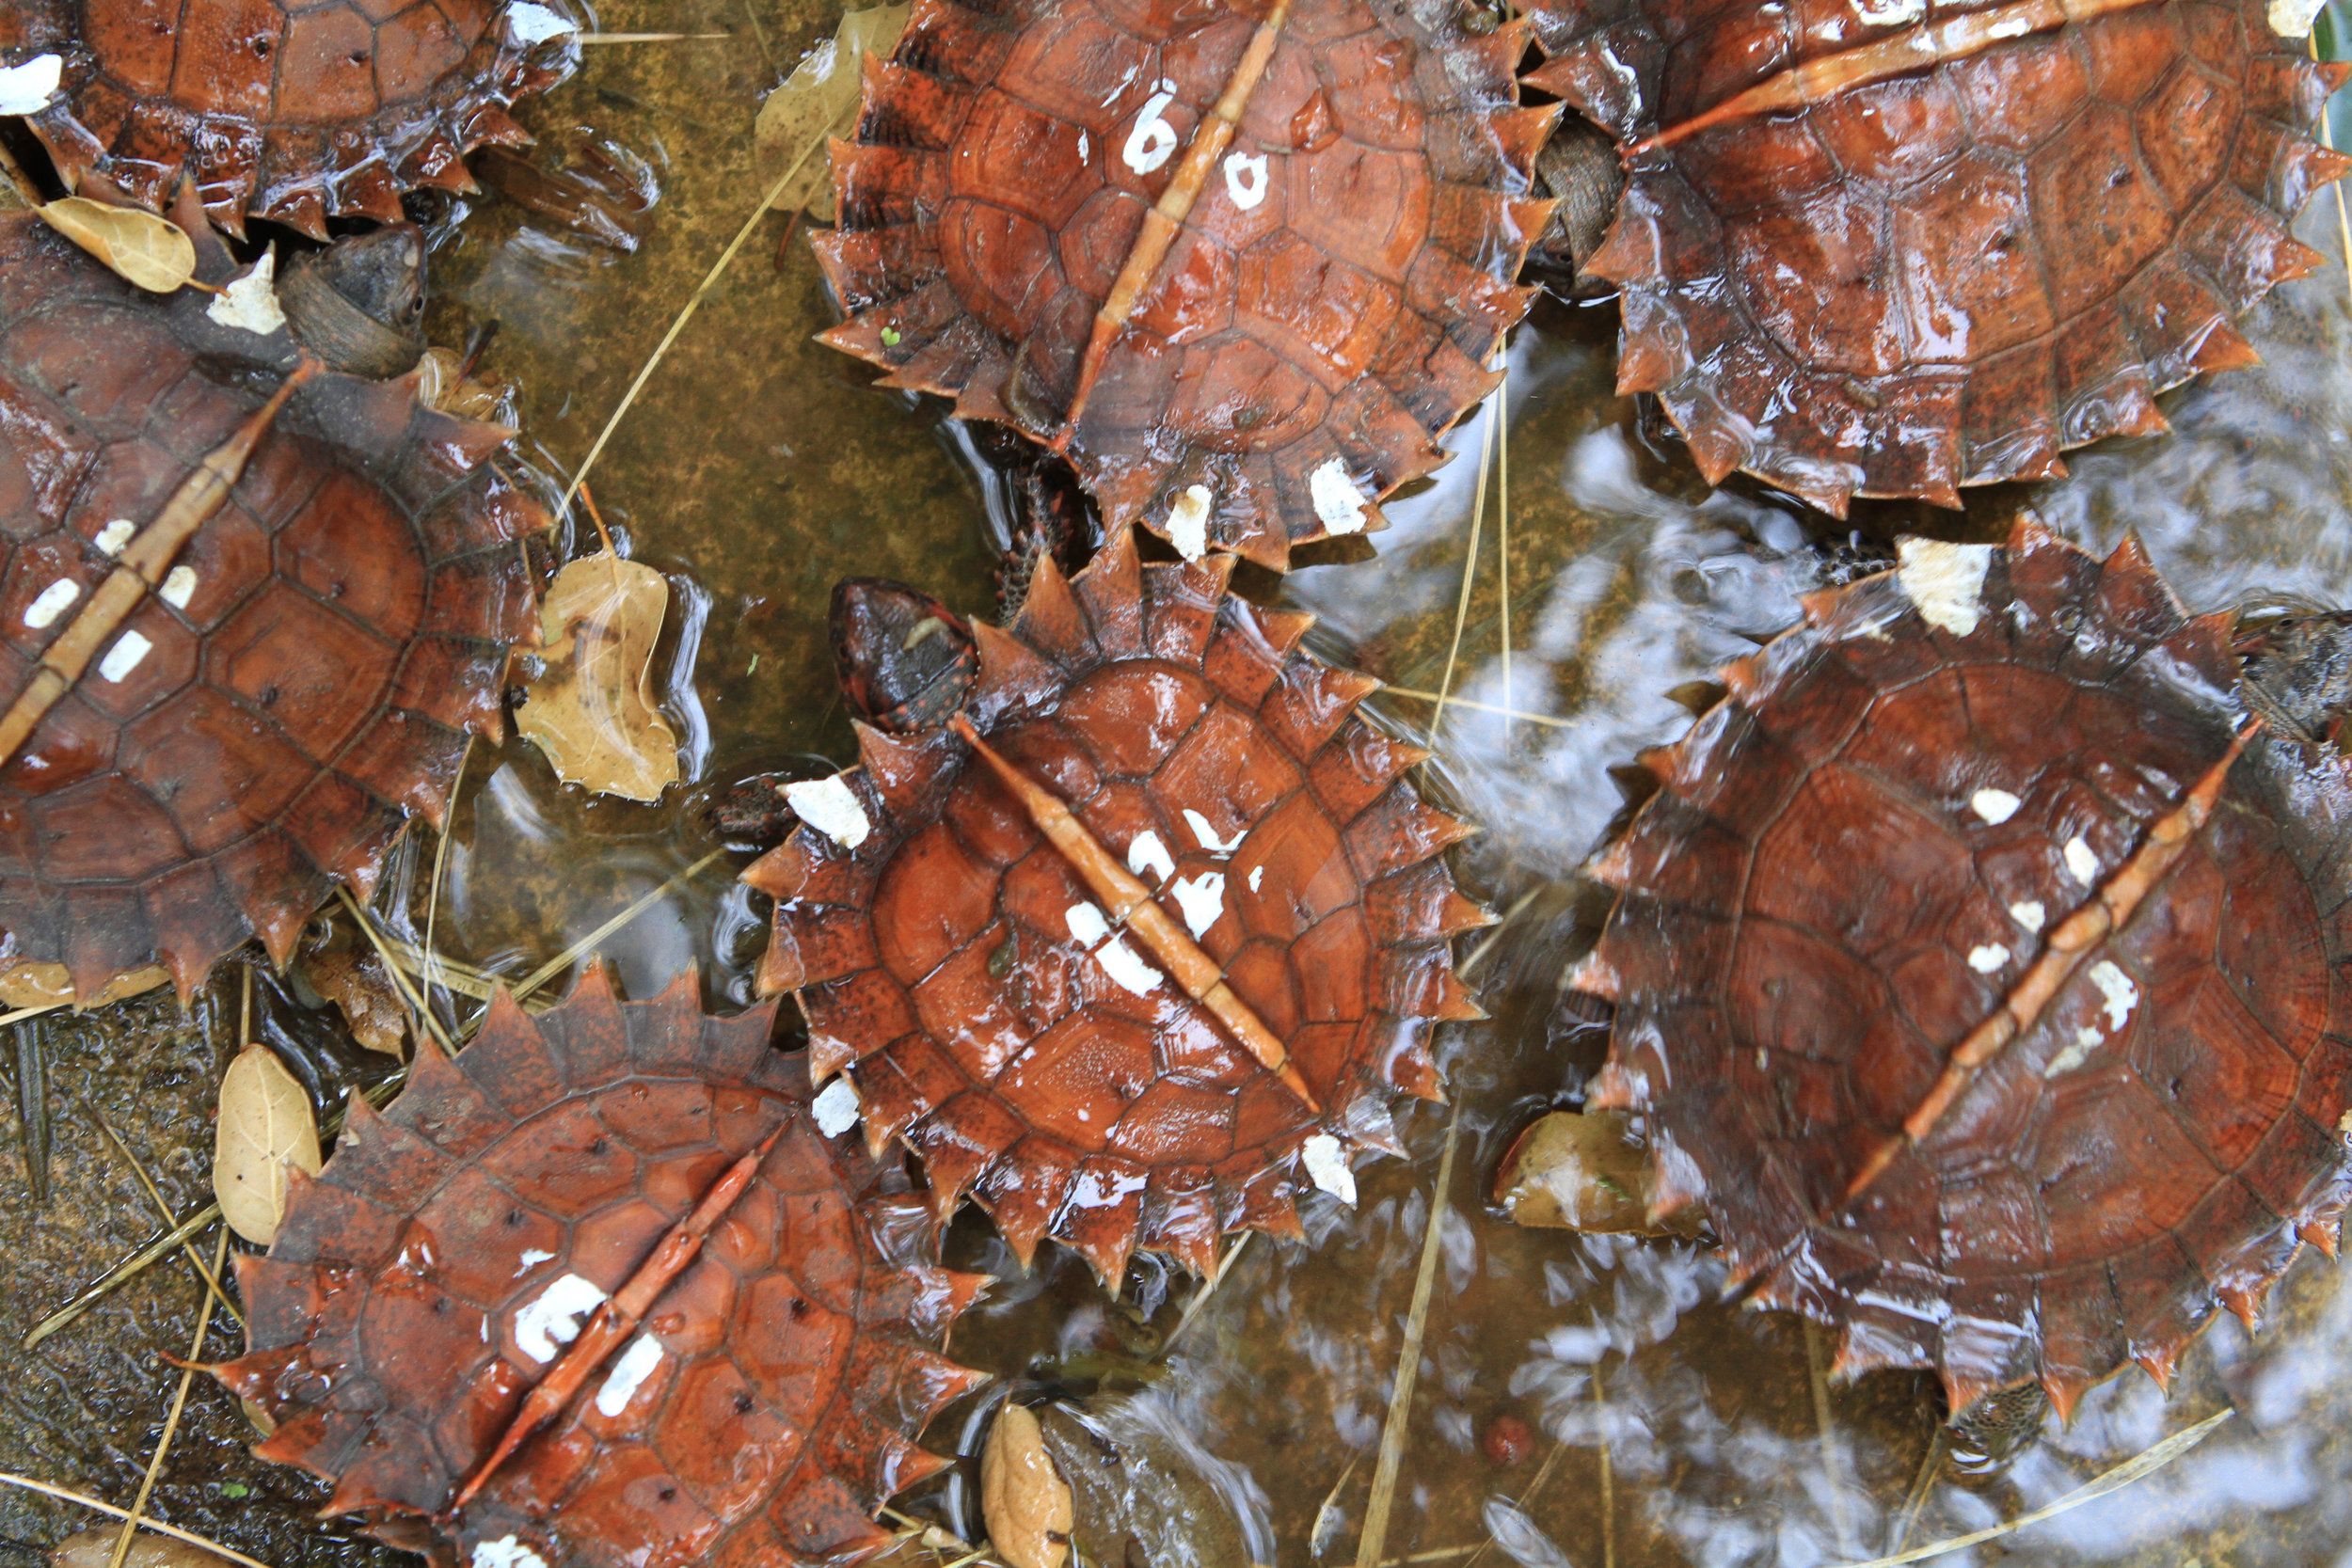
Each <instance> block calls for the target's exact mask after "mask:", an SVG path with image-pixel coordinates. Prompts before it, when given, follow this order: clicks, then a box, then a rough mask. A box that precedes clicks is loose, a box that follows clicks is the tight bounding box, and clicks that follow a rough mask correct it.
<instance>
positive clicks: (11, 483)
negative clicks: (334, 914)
mask: <svg viewBox="0 0 2352 1568" xmlns="http://www.w3.org/2000/svg"><path fill="white" fill-rule="evenodd" d="M183 216H184V218H185V221H186V222H188V223H189V224H191V225H192V226H193V228H194V229H195V230H198V231H199V232H198V234H197V238H198V244H199V255H200V257H201V258H202V261H201V273H202V276H203V277H206V278H208V279H210V280H212V281H214V282H215V283H218V282H221V281H222V280H224V279H226V278H228V277H230V276H231V272H232V263H231V261H230V258H229V256H228V254H227V252H226V251H225V250H223V249H222V248H221V247H220V245H218V243H217V242H216V241H215V240H214V239H212V238H211V237H210V236H209V235H208V234H206V233H204V232H202V230H203V224H202V220H201V217H200V215H193V214H183ZM216 297H217V296H213V295H206V294H202V293H198V292H196V291H194V290H183V291H182V292H181V293H178V294H176V295H172V296H169V297H163V296H158V295H154V294H148V293H140V292H139V291H137V290H135V289H133V288H132V287H131V286H130V285H128V284H126V283H124V282H123V281H121V280H120V279H119V278H118V277H115V275H114V274H113V273H111V272H109V271H107V270H106V268H104V267H103V266H101V265H100V264H99V263H98V262H97V261H93V260H92V259H90V258H89V257H87V256H86V255H84V254H83V253H82V252H81V251H79V250H77V249H75V248H74V247H73V246H72V245H70V244H68V243H67V242H66V241H65V240H64V239H62V238H60V237H59V236H58V235H56V234H55V233H53V232H51V231H50V230H48V229H47V228H46V227H45V226H44V225H42V224H41V223H40V222H39V221H37V220H36V219H34V218H32V217H29V216H25V215H18V216H14V217H8V218H0V535H4V536H5V543H6V548H7V554H6V558H5V564H4V565H0V691H5V699H0V700H6V699H17V698H20V697H22V696H23V695H24V692H25V690H26V689H27V687H28V685H29V683H30V682H31V681H33V679H34V678H35V676H36V672H37V671H38V670H40V668H42V667H41V665H40V659H41V657H42V655H43V653H44V652H45V651H46V650H48V649H49V648H50V647H51V646H52V645H53V644H55V643H56V641H58V640H59V639H60V638H61V637H63V636H64V635H65V634H66V633H67V632H68V631H69V629H71V628H72V626H74V625H75V623H76V618H77V615H78V614H80V613H81V612H83V611H86V610H88V609H89V608H90V607H91V605H92V603H93V600H94V598H95V596H96V594H97V591H98V589H99V587H100V585H101V584H102V583H103V582H105V581H106V580H107V579H108V578H109V576H110V574H112V573H114V572H115V571H116V570H117V567H118V566H119V562H118V561H117V560H116V559H115V554H114V552H117V551H120V550H121V549H123V548H124V541H125V540H126V539H128V538H131V537H133V536H134V535H135V533H136V532H137V531H140V530H143V529H146V528H148V527H149V526H150V524H151V522H152V521H153V520H154V519H155V518H156V517H157V515H158V514H159V512H161V511H162V510H163V509H164V507H165V506H166V503H167V499H168V498H169V497H171V496H172V494H173V493H174V492H175V491H176V490H177V489H179V487H180V486H181V485H182V484H183V482H185V481H186V480H187V479H188V478H189V476H190V474H191V473H192V472H193V471H194V470H195V469H196V468H197V467H199V464H200V463H201V462H202V461H203V460H204V459H205V458H206V456H207V454H208V453H210V452H212V451H215V449H216V448H219V447H221V446H222V445H223V444H224V442H225V441H226V439H227V438H228V437H229V436H230V434H231V432H232V431H234V430H235V429H236V428H237V427H238V426H239V425H240V424H241V423H242V422H244V421H245V420H247V418H248V417H249V416H251V415H252V414H253V413H254V411H255V410H256V408H257V407H258V406H259V405H261V404H262V402H263V401H264V400H265V398H267V397H268V396H269V394H270V393H271V392H272V391H274V390H275V389H276V388H278V386H279V385H280V384H281V383H283V382H284V381H285V380H286V379H287V375H288V372H289V371H290V370H291V369H292V368H293V367H294V364H295V360H296V350H295V347H294V343H293V342H292V341H291V340H289V338H288V337H287V336H286V334H285V333H283V332H282V331H281V332H273V333H269V334H267V335H261V334H256V333H254V332H251V331H248V330H246V328H244V327H242V326H236V325H224V324H223V323H221V322H219V321H217V320H215V319H214V317H213V315H212V314H211V308H212V306H213V305H214V304H215V301H216ZM511 435H512V432H510V431H508V430H505V429H503V428H501V427H499V426H494V425H483V424H474V423H469V422H468V421H465V420H453V419H450V418H448V417H446V416H443V415H440V414H437V413H434V412H432V411H431V410H429V409H426V408H424V407H422V406H421V405H420V404H418V402H417V399H416V392H415V387H414V383H413V381H411V380H409V379H402V380H398V381H390V382H376V381H366V380H361V379H358V378H356V377H352V376H348V375H342V374H338V373H335V372H324V373H321V374H318V375H316V376H315V377H314V378H312V379H311V380H310V381H309V382H307V383H305V384H303V385H302V386H300V387H299V388H298V389H297V390H296V391H295V392H294V396H293V399H292V401H291V402H290V403H289V404H287V405H286V407H285V409H284V411H283V412H282V413H281V414H280V415H279V416H278V419H277V420H276V422H275V423H274V424H272V425H271V426H270V428H269V429H268V431H267V432H266V434H264V435H263V436H262V439H261V442H260V444H259V446H258V447H257V448H256V449H255V450H254V451H253V454H252V457H251V460H250V461H249V463H248V464H247V465H246V469H245V471H244V474H243V477H242V478H241V479H240V480H239V481H238V483H236V485H235V487H234V488H233V489H232V490H231V491H230V495H229V499H228V502H227V504H226V506H225V507H223V508H222V510H221V511H220V512H219V513H218V514H217V515H215V516H214V517H213V518H212V519H211V520H210V521H209V522H206V523H205V524H204V525H203V526H202V528H201V529H200V530H199V531H198V532H197V533H196V534H195V535H194V537H193V538H191V539H190V540H189V541H188V542H187V544H186V545H185V546H183V548H182V549H181V550H180V552H179V554H178V556H177V558H176V563H175V564H174V565H173V566H172V568H171V571H170V575H169V576H167V577H166V578H163V579H162V581H161V582H160V583H158V584H156V585H155V586H154V587H153V589H152V590H151V591H150V592H148V593H146V594H144V595H143V597H142V598H141V599H140V600H139V601H138V602H137V603H136V608H135V609H134V610H132V611H131V613H130V615H129V618H128V619H127V620H126V621H125V622H124V623H123V625H122V628H121V630H120V631H119V633H117V634H115V635H114V637H113V639H112V641H110V642H109V643H108V644H107V648H106V655H105V657H104V658H103V659H102V660H100V661H98V662H96V663H94V664H93V665H91V666H90V667H89V668H87V669H86V670H85V671H83V673H81V675H80V677H79V678H78V679H77V680H76V681H75V682H74V684H73V685H72V689H70V690H69V691H68V692H67V693H66V694H65V695H64V696H63V697H62V698H61V699H59V700H58V701H57V702H56V705H54V706H53V707H51V708H50V709H49V710H48V712H47V713H46V715H45V716H44V717H43V718H42V719H41V720H40V723H39V725H38V727H36V728H35V729H34V730H33V731H32V732H31V734H30V736H28V737H27V738H26V740H25V742H24V745H22V746H21V747H19V748H18V749H17V750H16V752H13V753H12V754H11V755H10V756H8V758H6V759H5V761H4V762H0V961H5V962H7V963H9V964H12V965H13V964H24V963H35V964H44V965H62V966H63V967H64V970H65V971H66V972H67V974H68V976H69V977H70V979H71V982H72V986H73V988H74V990H76V991H77V992H78V994H79V995H80V996H81V997H83V998H84V999H86V1000H87V999H89V998H93V997H95V996H97V995H99V994H100V993H101V992H102V991H103V990H104V988H105V986H106V983H107V982H108V981H109V980H110V979H111V978H113V977H115V976H117V975H119V974H122V973H123V972H125V971H130V970H137V969H142V968H145V967H147V966H149V965H151V964H156V963H160V964H162V965H163V966H164V967H165V968H166V969H167V971H168V972H169V974H170V975H171V977H172V979H173V981H174V982H175V983H176V984H177V985H178V987H179V988H180V990H181V992H182V994H183V995H185V994H187V993H188V992H189V991H191V990H193V989H194V988H195V987H196V986H197V985H198V984H199V983H200V982H201V981H202V979H203V978H204V975H205V973H206V971H207V970H208V969H210V968H211V966H212V964H213V962H214V960H215V959H216V958H219V957H220V956H221V955H222V954H224V953H226V952H228V951H229V950H230V949H231V948H233V947H235V946H237V945H238V944H239V943H240V942H244V941H246V938H248V937H250V936H254V935H259V936H260V937H261V939H262V942H263V944H264V945H265V946H266V947H267V948H268V950H269V953H270V956H271V958H273V959H275V960H276V961H278V962H279V963H283V962H284V961H285V960H286V958H288V957H289V956H290V955H291V954H292V952H293V950H294V941H295V939H296V937H298V936H299V935H300V933H301V930H302V926H303V922H304V921H305V920H306V919H307V918H309V916H310V912H311V911H313V910H314V909H316V908H317V907H318V904H319V902H320V901H321V900H322V899H323V898H325V897H326V895H327V894H328V892H329V891H330V889H331V888H332V887H333V885H334V884H335V883H336V882H337V881H342V882H343V883H344V884H345V885H347V886H349V887H350V888H351V889H352V890H353V891H354V892H355V893H356V894H358V895H359V896H361V897H362V898H364V897H366V896H367V895H369V893H370V892H371V891H372V890H373V887H374V885H375V879H376V876H377V874H378V871H379V870H380V868H381V865H382V862H383V857H384V855H385V852H386V851H387V849H388V848H389V847H390V845H391V843H392V841H393V840H394V839H395V838H396V837H397V836H398V835H399V833H400V832H401V831H402V830H403V828H404V827H405V824H406V822H407V820H408V818H409V817H410V816H412V815H415V814H419V813H421V814H423V815H424V816H428V817H431V818H435V819H437V818H438V816H439V813H440V811H441V809H442V807H443V805H444V803H445V802H446V801H447V800H448V797H449V791H450V788H451V785H452V784H453V783H454V781H455V777H456V773H457V768H458V765H459V762H460V760H461V759H462V757H463V756H464V753H465V750H466V745H467V739H468V736H469V735H482V736H491V737H495V736H497V735H498V734H499V731H500V726H501V698H502V694H503V686H504V680H505V672H506V667H507V655H508V650H509V648H510V647H511V646H512V645H514V644H515V643H516V642H517V641H536V640H537V625H536V623H537V616H536V614H535V611H534V608H533V603H532V572H531V570H530V567H529V565H528V563H527V562H526V561H525V559H524V555H523V552H522V549H521V546H520V545H519V544H518V543H517V541H518V540H519V539H520V538H521V536H522V535H524V534H526V533H529V532H531V531H535V530H537V529H540V528H542V527H544V526H545V516H544V514H543V513H542V511H541V510H540V508H539V507H538V505H537V504H536V503H535V502H534V501H532V499H530V498H529V497H528V496H526V495H525V494H524V493H523V492H521V491H520V490H518V489H516V487H515V486H514V485H513V484H512V483H509V482H508V481H507V480H505V479H504V478H502V477H501V475H500V474H499V473H497V472H496V471H495V469H494V468H493V467H491V466H490V465H489V464H487V463H486V462H485V458H486V457H487V456H488V455H489V453H490V452H492V451H495V450H496V449H497V448H498V447H499V446H500V445H501V444H502V443H503V442H504V441H505V440H506V439H507V437H508V436H511ZM60 601H63V602H62V603H60Z"/></svg>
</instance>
